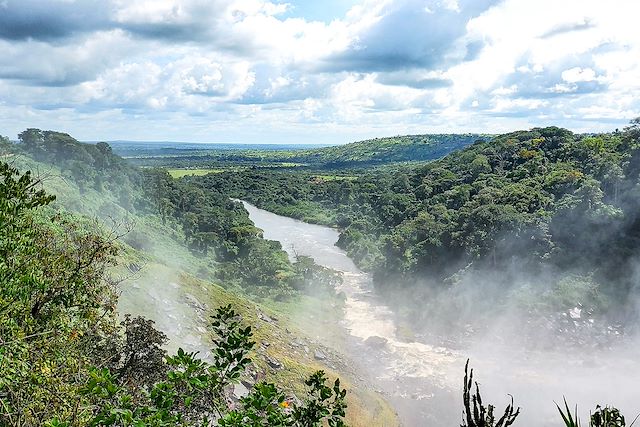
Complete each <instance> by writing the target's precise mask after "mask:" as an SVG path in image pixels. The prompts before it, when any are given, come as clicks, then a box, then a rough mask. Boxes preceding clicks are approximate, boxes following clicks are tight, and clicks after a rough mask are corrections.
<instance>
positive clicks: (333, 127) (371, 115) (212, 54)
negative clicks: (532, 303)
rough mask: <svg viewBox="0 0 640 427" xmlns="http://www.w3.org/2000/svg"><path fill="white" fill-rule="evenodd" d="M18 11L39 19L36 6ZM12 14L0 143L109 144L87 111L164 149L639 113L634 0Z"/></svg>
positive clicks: (385, 2) (593, 120)
mask: <svg viewBox="0 0 640 427" xmlns="http://www.w3.org/2000/svg"><path fill="white" fill-rule="evenodd" d="M25 1H26V3H24V5H26V6H23V7H25V8H27V9H24V10H31V11H32V13H33V14H34V16H33V18H34V19H36V20H39V21H38V22H40V21H42V20H46V19H48V18H47V16H48V15H47V13H45V12H46V11H47V10H48V9H47V8H46V3H47V2H46V1H43V2H41V3H38V2H35V1H32V0H25ZM48 1H54V0H48ZM3 4H4V3H3ZM20 4H21V3H20V2H7V3H6V5H5V9H6V10H3V11H5V12H6V13H4V14H3V15H2V16H0V25H2V26H3V28H0V49H1V50H2V52H3V55H2V57H0V99H2V100H3V102H2V104H1V108H3V109H4V110H1V109H0V113H1V112H4V113H7V109H13V110H15V111H22V112H23V113H24V114H21V115H16V114H11V115H10V117H12V121H10V122H9V121H7V120H6V119H5V120H4V121H3V122H2V124H3V125H4V126H6V127H5V129H6V130H2V129H0V131H2V132H5V133H6V132H7V131H10V132H17V131H19V130H20V129H21V128H24V127H26V126H32V125H34V123H33V122H37V123H41V122H42V121H44V122H45V123H48V125H47V126H44V127H50V128H57V129H61V128H62V129H64V128H63V127H62V126H69V130H71V129H77V130H79V131H80V133H79V135H78V136H79V137H81V138H82V137H85V135H86V137H88V138H91V139H98V138H101V137H105V138H108V137H109V136H108V135H104V136H100V135H97V134H96V133H97V132H98V131H102V130H105V131H108V132H115V131H114V129H115V128H114V127H113V126H111V124H110V123H111V122H110V123H104V124H103V126H99V125H98V126H93V127H91V126H89V125H87V124H84V125H83V123H90V122H94V121H92V120H86V118H87V117H88V115H92V117H95V118H96V120H103V119H104V120H111V121H113V120H115V119H114V117H117V120H116V121H117V122H118V123H120V124H121V125H122V126H123V127H124V129H127V127H128V126H131V127H130V129H131V130H132V133H141V132H144V131H145V130H146V131H147V132H150V133H153V132H162V137H163V138H166V137H167V136H166V135H167V134H166V132H169V134H170V132H180V131H181V129H199V131H198V132H202V133H198V134H196V133H193V134H192V136H191V137H189V136H186V137H184V136H183V137H180V138H177V137H176V139H197V138H199V137H201V136H202V135H205V134H208V133H210V132H213V131H214V130H215V129H219V130H221V131H224V132H227V133H228V135H233V132H234V131H236V132H239V133H238V135H240V137H242V135H245V136H247V137H251V138H257V139H259V138H261V137H263V136H264V137H266V136H268V135H271V136H272V137H273V138H277V136H278V135H280V136H281V137H282V135H284V133H286V132H288V131H290V132H292V133H297V135H300V136H301V137H302V138H304V142H314V138H316V137H318V136H319V135H320V136H321V135H324V132H327V133H328V134H331V135H334V136H333V137H332V138H339V136H338V135H348V136H350V135H362V136H373V135H374V134H372V132H383V133H385V134H387V133H405V132H412V131H430V130H433V131H467V130H475V131H487V132H492V131H498V130H508V128H509V126H511V127H512V128H515V127H518V126H526V125H544V124H557V125H565V126H570V127H572V128H574V129H576V130H589V129H594V128H600V127H604V126H611V123H613V122H616V123H617V122H619V123H624V122H626V121H627V120H628V119H630V118H632V117H633V116H635V115H639V114H640V62H638V61H637V58H640V32H639V31H637V24H636V19H637V16H638V15H640V2H638V1H637V0H618V1H617V2H616V3H615V7H614V6H612V5H608V4H605V3H604V2H601V1H598V0H565V1H562V2H558V1H555V0H503V1H492V0H483V1H475V0H473V1H472V0H459V1H457V0H425V1H422V0H362V1H361V2H360V3H359V4H357V5H355V6H354V7H353V8H352V9H351V10H350V11H349V12H348V13H347V14H346V15H345V16H344V17H343V18H342V19H335V20H333V21H332V22H330V23H325V22H311V21H309V20H306V19H304V18H290V17H288V16H289V15H288V14H287V11H288V10H290V9H291V7H292V6H291V5H290V4H288V3H286V2H280V1H275V0H274V1H267V0H153V1H152V0H126V1H125V0H108V1H107V0H105V1H104V2H103V3H96V2H94V3H92V4H94V6H93V7H82V8H78V9H77V12H78V13H77V16H74V17H73V16H70V15H69V16H68V14H64V16H58V17H55V20H54V19H53V18H54V17H51V19H52V21H51V22H50V23H49V24H50V25H49V27H47V28H46V29H47V31H44V30H42V29H41V30H39V31H37V32H35V29H34V28H32V27H33V26H25V25H22V24H21V23H20V22H19V21H17V20H16V21H15V22H14V21H11V19H13V18H12V17H15V16H20V13H22V12H24V10H19V9H15V8H19V7H21V6H20ZM12 8H14V9H15V10H14V9H12ZM65 10H66V9H65ZM43 28H44V27H43ZM29 31H34V32H33V33H29ZM58 110H59V111H58ZM56 111H58V113H56ZM141 116H144V117H145V122H144V123H146V126H145V127H138V123H140V117H141ZM74 117H76V118H77V123H75V124H74ZM128 118H129V119H128ZM599 118H600V119H601V122H600V123H599V122H598V120H599ZM154 120H156V121H157V122H158V123H160V122H161V123H162V126H160V125H158V126H149V125H148V124H149V123H154ZM168 122H171V123H172V124H174V125H175V124H183V125H184V126H174V127H173V128H171V127H166V126H165V125H164V124H165V123H168ZM58 123H60V125H58ZM94 123H95V122H94ZM7 126H8V127H7ZM256 127H258V128H260V127H263V129H262V132H257V131H256V132H253V131H248V130H246V129H247V128H251V129H254V128H256ZM83 129H84V130H83ZM135 129H138V130H135ZM176 129H177V130H176ZM310 129H316V130H317V129H319V130H320V131H319V132H309V130H310ZM118 132H120V130H118ZM189 132H195V131H191V130H190V131H189ZM159 136H160V135H158V136H151V135H150V136H149V138H148V139H153V138H156V137H159ZM344 138H346V137H344ZM344 138H340V140H345V139H344ZM257 139H256V140H257ZM323 142H326V140H324V141H323Z"/></svg>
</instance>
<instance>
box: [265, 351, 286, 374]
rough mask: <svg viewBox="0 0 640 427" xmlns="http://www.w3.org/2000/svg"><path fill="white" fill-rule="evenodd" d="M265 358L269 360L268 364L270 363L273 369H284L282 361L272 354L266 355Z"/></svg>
mask: <svg viewBox="0 0 640 427" xmlns="http://www.w3.org/2000/svg"><path fill="white" fill-rule="evenodd" d="M264 360H265V361H266V362H267V365H269V367H270V368H271V369H275V370H280V369H282V363H280V362H278V361H277V360H276V359H274V358H273V357H271V356H268V355H266V354H265V355H264Z"/></svg>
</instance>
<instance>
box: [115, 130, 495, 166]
mask: <svg viewBox="0 0 640 427" xmlns="http://www.w3.org/2000/svg"><path fill="white" fill-rule="evenodd" d="M490 138H491V136H490V135H485V134H432V135H429V134H426V135H406V136H394V137H386V138H375V139H369V140H366V141H359V142H353V143H350V144H346V145H339V146H330V147H312V148H310V147H309V146H308V145H307V146H293V145H277V146H273V145H259V144H256V145H251V146H249V145H246V144H244V145H241V146H237V149H230V145H229V144H226V145H218V144H177V143H176V144H173V145H172V146H171V147H169V148H164V147H160V146H155V145H152V144H148V143H147V144H141V145H137V144H136V145H135V147H134V144H132V143H129V144H128V145H127V146H126V150H123V148H122V147H118V146H117V145H114V151H115V152H118V153H119V154H121V155H124V156H128V157H129V159H128V160H129V161H130V162H132V163H135V164H137V165H140V166H161V167H178V168H180V167H184V168H211V167H214V168H215V167H220V166H222V164H223V163H224V166H233V165H243V166H252V165H255V166H263V167H264V166H273V165H279V166H282V165H285V166H287V167H311V168H321V169H322V168H328V169H334V168H345V167H347V168H352V167H369V166H378V165H384V164H390V163H398V162H424V161H429V160H435V159H439V158H441V157H444V156H446V155H447V154H449V153H451V152H453V151H456V150H460V149H462V148H464V147H466V146H468V145H471V144H473V143H474V142H476V141H478V140H483V141H486V140H489V139H490Z"/></svg>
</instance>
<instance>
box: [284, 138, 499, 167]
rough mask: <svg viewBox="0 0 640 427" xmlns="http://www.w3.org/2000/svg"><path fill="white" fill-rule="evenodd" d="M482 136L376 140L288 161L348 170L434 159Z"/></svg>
mask: <svg viewBox="0 0 640 427" xmlns="http://www.w3.org/2000/svg"><path fill="white" fill-rule="evenodd" d="M490 138H491V135H481V134H468V133H467V134H425V135H405V136H394V137H387V138H375V139H369V140H366V141H359V142H353V143H350V144H346V145H340V146H333V147H324V148H318V149H314V150H305V151H303V152H302V153H300V155H299V156H293V158H292V159H291V160H290V161H297V162H305V163H311V164H318V163H320V164H323V165H325V166H329V167H350V166H364V165H375V164H386V163H395V162H416V161H428V160H435V159H439V158H441V157H444V156H446V155H447V154H449V153H451V152H453V151H456V150H460V149H462V148H464V147H466V146H468V145H471V144H473V143H474V142H476V141H478V140H483V141H484V140H489V139H490Z"/></svg>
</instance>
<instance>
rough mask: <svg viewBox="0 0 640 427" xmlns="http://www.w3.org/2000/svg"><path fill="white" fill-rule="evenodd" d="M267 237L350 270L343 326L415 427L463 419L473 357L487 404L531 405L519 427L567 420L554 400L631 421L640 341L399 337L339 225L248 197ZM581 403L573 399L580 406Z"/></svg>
mask: <svg viewBox="0 0 640 427" xmlns="http://www.w3.org/2000/svg"><path fill="white" fill-rule="evenodd" d="M243 204H244V207H245V208H246V209H247V211H248V212H249V216H250V218H251V220H252V221H253V222H254V223H255V225H256V226H257V227H259V228H261V229H262V230H263V231H264V234H263V235H264V238H265V239H270V240H277V241H279V242H280V243H281V244H282V247H283V249H284V250H285V251H287V253H288V254H289V256H290V258H291V259H292V260H293V259H295V256H296V255H306V256H309V257H312V258H313V259H314V260H315V262H316V263H317V264H319V265H322V266H325V267H329V268H332V269H334V270H337V271H340V272H342V273H343V279H344V280H343V284H342V285H341V287H340V288H339V289H338V292H343V293H344V295H345V297H346V302H345V312H344V318H343V319H342V325H343V326H344V329H345V331H346V333H347V334H348V336H349V337H350V339H349V340H347V343H348V344H346V345H347V346H348V348H344V349H341V350H342V351H343V352H345V353H347V354H350V355H351V356H352V359H353V361H354V362H353V363H354V364H355V365H356V367H357V368H358V369H359V370H360V372H361V373H362V374H363V375H366V376H368V378H369V380H370V382H371V383H372V384H373V385H374V387H376V388H377V389H379V390H380V391H381V392H382V393H383V394H384V395H385V397H386V398H387V400H388V401H389V402H390V403H391V404H392V405H393V406H394V407H395V409H396V410H397V412H398V414H399V417H400V419H401V421H402V422H403V424H404V425H407V426H455V425H460V421H461V415H462V397H461V394H462V390H461V389H462V378H463V375H464V363H465V361H466V359H467V357H471V361H472V364H473V366H474V367H476V368H477V370H476V377H475V379H476V380H477V381H478V382H480V385H481V387H482V390H483V394H482V396H483V400H484V402H485V404H486V403H494V404H495V405H496V413H497V415H498V417H499V416H500V415H501V413H502V410H503V408H504V407H505V405H506V404H507V403H508V402H509V401H510V398H509V397H508V395H509V393H511V394H513V395H514V398H515V403H516V406H518V405H520V406H522V407H523V410H522V413H521V415H520V417H519V418H518V420H517V421H516V423H515V425H517V426H523V427H526V426H554V425H561V424H562V420H561V419H560V418H559V415H558V413H557V409H556V407H555V405H554V401H556V402H562V399H563V396H567V400H568V401H569V402H570V404H575V403H577V404H578V406H579V408H580V412H581V414H582V419H583V422H584V421H585V420H586V419H588V414H589V411H590V410H591V411H592V410H593V408H595V405H596V404H597V403H599V404H611V403H614V404H615V405H616V406H617V407H618V408H620V409H621V410H624V411H625V412H626V414H627V417H628V418H629V419H628V421H632V420H633V417H635V415H636V413H637V412H634V411H638V409H640V408H639V407H638V403H637V401H638V400H637V396H640V393H639V392H637V384H638V382H640V375H639V374H638V373H639V372H640V364H639V363H638V360H639V359H640V358H639V356H640V351H639V350H640V346H639V345H638V342H640V340H630V341H629V342H628V343H627V344H625V345H622V346H620V347H615V348H608V349H604V350H597V349H595V348H593V347H592V348H585V349H581V350H580V351H575V350H573V351H569V350H566V349H558V350H557V351H553V352H535V351H530V350H529V349H527V348H524V347H522V346H516V347H515V348H510V347H509V346H508V345H502V344H500V343H499V342H497V341H493V340H487V341H488V342H485V343H483V345H480V346H476V347H470V348H465V349H464V350H456V351H454V350H451V349H447V348H444V347H440V346H437V345H430V344H429V343H426V342H407V341H406V340H403V339H401V338H400V336H399V334H398V331H397V327H396V323H395V318H394V314H393V312H392V311H391V309H390V308H389V307H388V306H387V305H386V304H385V302H384V301H383V300H381V298H380V297H379V296H377V295H376V293H375V292H374V289H373V285H372V281H371V278H370V277H369V276H368V275H367V274H365V273H363V272H362V271H360V270H359V269H358V268H357V267H356V266H355V265H354V263H353V262H352V260H351V259H350V258H349V257H348V256H347V255H346V254H345V252H344V251H342V250H340V249H339V248H337V247H336V246H335V243H336V241H337V240H338V237H339V233H338V231H336V230H334V229H331V228H328V227H323V226H318V225H313V224H307V223H304V222H302V221H298V220H294V219H291V218H287V217H283V216H279V215H276V214H273V213H271V212H268V211H265V210H262V209H258V208H256V207H255V206H252V205H251V204H249V203H246V202H243ZM572 406H573V405H572Z"/></svg>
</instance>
